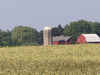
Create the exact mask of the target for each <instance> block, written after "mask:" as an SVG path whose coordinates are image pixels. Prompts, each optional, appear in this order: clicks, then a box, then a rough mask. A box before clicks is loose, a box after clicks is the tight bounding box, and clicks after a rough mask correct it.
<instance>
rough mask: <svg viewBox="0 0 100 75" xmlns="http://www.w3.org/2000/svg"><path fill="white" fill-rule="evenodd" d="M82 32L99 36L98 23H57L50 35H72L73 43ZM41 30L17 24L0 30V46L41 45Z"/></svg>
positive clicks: (80, 21)
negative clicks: (12, 27)
mask: <svg viewBox="0 0 100 75" xmlns="http://www.w3.org/2000/svg"><path fill="white" fill-rule="evenodd" d="M82 33H96V34H98V35H99V36H100V23H99V22H91V21H86V20H79V21H74V22H71V23H70V24H67V25H65V27H62V25H58V26H57V27H53V28H52V36H60V35H65V36H72V41H73V44H74V43H75V42H76V39H77V37H78V36H79V35H80V34H82ZM42 44H43V30H41V31H37V30H36V29H35V28H31V27H27V26H18V27H15V28H14V29H12V30H11V31H3V30H0V46H22V45H42Z"/></svg>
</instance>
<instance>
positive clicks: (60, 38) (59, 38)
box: [53, 35, 71, 41]
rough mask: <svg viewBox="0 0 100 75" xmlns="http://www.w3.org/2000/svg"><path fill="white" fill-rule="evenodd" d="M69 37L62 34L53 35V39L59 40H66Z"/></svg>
mask: <svg viewBox="0 0 100 75" xmlns="http://www.w3.org/2000/svg"><path fill="white" fill-rule="evenodd" d="M70 38H71V37H70V36H64V35H61V36H55V37H53V41H60V40H64V41H67V40H68V39H70Z"/></svg>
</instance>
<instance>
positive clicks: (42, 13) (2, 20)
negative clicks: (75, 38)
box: [0, 0, 100, 30]
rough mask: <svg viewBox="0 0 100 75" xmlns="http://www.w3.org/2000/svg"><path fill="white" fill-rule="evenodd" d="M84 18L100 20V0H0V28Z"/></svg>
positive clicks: (39, 27) (33, 25)
mask: <svg viewBox="0 0 100 75" xmlns="http://www.w3.org/2000/svg"><path fill="white" fill-rule="evenodd" d="M79 19H86V20H91V21H99V22H100V0H0V28H2V29H12V28H13V27H15V26H17V25H26V26H31V27H33V28H37V29H38V30H39V29H42V28H43V27H44V26H56V25H58V24H63V25H65V24H67V23H70V22H71V21H76V20H79Z"/></svg>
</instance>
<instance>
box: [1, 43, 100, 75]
mask: <svg viewBox="0 0 100 75" xmlns="http://www.w3.org/2000/svg"><path fill="white" fill-rule="evenodd" d="M96 73H98V75H99V73H100V44H83V45H60V46H47V47H44V46H26V47H25V46H23V47H5V48H0V75H97V74H96Z"/></svg>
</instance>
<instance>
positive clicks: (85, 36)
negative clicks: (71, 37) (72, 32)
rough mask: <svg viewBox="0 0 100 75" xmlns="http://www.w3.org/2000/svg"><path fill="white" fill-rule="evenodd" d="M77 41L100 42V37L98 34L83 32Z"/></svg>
mask: <svg viewBox="0 0 100 75" xmlns="http://www.w3.org/2000/svg"><path fill="white" fill-rule="evenodd" d="M76 42H77V43H80V44H82V43H100V37H99V36H98V35H97V34H81V35H80V36H79V37H78V38H77V41H76Z"/></svg>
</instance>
